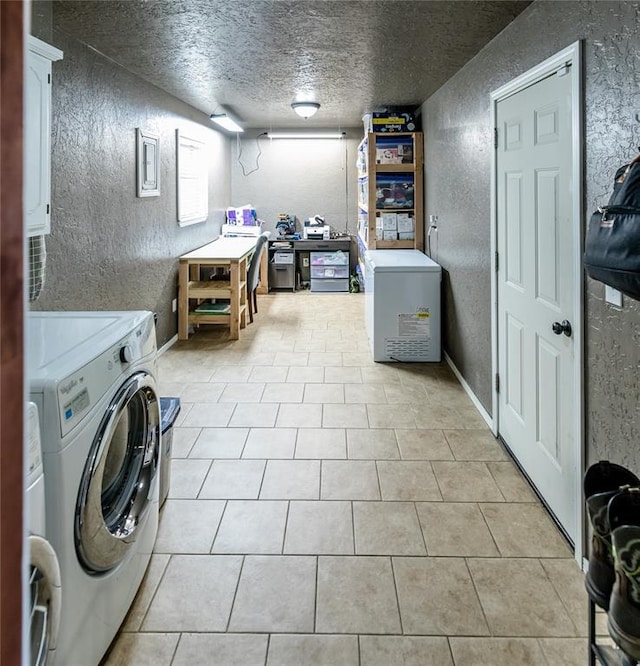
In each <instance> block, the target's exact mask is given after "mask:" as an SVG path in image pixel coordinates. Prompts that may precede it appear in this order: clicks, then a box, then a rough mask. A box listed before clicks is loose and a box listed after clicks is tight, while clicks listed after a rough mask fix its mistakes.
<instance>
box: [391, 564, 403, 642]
mask: <svg viewBox="0 0 640 666" xmlns="http://www.w3.org/2000/svg"><path fill="white" fill-rule="evenodd" d="M393 559H394V558H393V556H391V555H390V556H389V563H390V564H391V575H392V576H393V590H394V592H395V593H396V604H397V606H398V620H399V621H400V635H401V636H404V635H405V634H404V626H403V623H402V613H401V611H400V595H399V594H398V581H397V579H396V568H395V566H394V565H393Z"/></svg>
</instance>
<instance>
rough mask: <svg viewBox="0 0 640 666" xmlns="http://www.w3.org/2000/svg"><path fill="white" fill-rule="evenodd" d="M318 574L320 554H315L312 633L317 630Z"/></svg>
mask: <svg viewBox="0 0 640 666" xmlns="http://www.w3.org/2000/svg"><path fill="white" fill-rule="evenodd" d="M319 574H320V556H319V555H316V584H315V589H314V595H313V633H314V634H316V633H317V631H318V577H319Z"/></svg>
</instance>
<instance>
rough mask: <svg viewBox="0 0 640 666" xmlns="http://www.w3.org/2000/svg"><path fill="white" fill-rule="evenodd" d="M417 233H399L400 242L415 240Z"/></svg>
mask: <svg viewBox="0 0 640 666" xmlns="http://www.w3.org/2000/svg"><path fill="white" fill-rule="evenodd" d="M415 237H416V235H415V233H414V232H413V231H399V232H398V240H415Z"/></svg>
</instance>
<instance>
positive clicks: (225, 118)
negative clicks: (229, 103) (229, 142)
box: [209, 113, 244, 132]
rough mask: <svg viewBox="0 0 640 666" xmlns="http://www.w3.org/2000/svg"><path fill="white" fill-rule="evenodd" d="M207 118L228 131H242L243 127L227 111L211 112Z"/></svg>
mask: <svg viewBox="0 0 640 666" xmlns="http://www.w3.org/2000/svg"><path fill="white" fill-rule="evenodd" d="M209 118H211V120H212V121H213V122H214V123H215V124H216V125H219V126H220V127H222V129H226V130H227V131H228V132H244V129H242V127H240V125H238V123H237V122H236V121H235V120H234V119H233V118H232V117H231V116H230V115H229V114H228V113H212V114H211V115H210V116H209Z"/></svg>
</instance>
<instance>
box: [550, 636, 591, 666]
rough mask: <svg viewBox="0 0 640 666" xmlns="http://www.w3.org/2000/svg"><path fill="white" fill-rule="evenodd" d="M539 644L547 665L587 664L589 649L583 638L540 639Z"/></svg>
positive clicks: (568, 665) (572, 665) (579, 665)
mask: <svg viewBox="0 0 640 666" xmlns="http://www.w3.org/2000/svg"><path fill="white" fill-rule="evenodd" d="M539 642H540V646H541V647H542V651H543V652H544V656H545V657H546V658H547V662H548V663H549V664H552V665H555V664H562V666H584V665H585V664H588V663H589V648H588V643H587V641H586V640H585V639H584V638H540V639H539Z"/></svg>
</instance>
